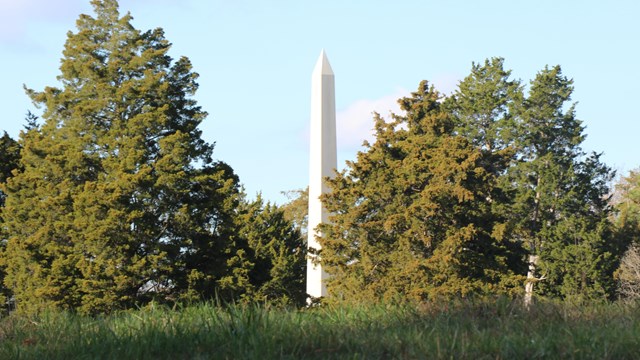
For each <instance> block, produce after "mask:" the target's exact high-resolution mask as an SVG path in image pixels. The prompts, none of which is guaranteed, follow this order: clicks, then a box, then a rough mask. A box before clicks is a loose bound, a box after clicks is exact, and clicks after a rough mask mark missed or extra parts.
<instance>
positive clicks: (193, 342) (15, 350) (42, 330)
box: [0, 301, 640, 359]
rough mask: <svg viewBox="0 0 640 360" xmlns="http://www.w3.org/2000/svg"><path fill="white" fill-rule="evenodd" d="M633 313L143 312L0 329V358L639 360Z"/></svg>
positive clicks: (12, 323) (56, 318)
mask: <svg viewBox="0 0 640 360" xmlns="http://www.w3.org/2000/svg"><path fill="white" fill-rule="evenodd" d="M636 320H640V307H638V306H630V305H619V304H607V305H603V304H591V305H587V306H577V305H569V304H557V303H541V304H536V306H534V307H533V308H532V309H531V310H530V311H525V310H524V309H523V308H522V305H521V303H512V302H508V301H497V302H495V303H489V302H479V303H451V304H422V305H419V306H408V305H403V306H391V305H389V306H385V305H369V306H350V307H331V306H323V307H318V308H313V309H303V310H295V309H282V308H268V307H261V306H240V305H237V306H228V307H224V308H222V307H218V306H215V305H211V304H203V305H197V306H191V307H186V308H182V309H168V308H153V307H150V308H145V309H140V310H136V311H127V312H121V313H118V314H115V315H111V316H108V317H98V318H91V317H82V316H78V315H74V314H70V313H65V312H60V313H46V314H42V315H40V316H37V317H24V316H17V315H15V316H14V315H12V316H8V317H6V318H4V319H2V320H0V358H1V359H211V358H215V359H279V358H280V359H302V358H304V359H337V358H340V359H365V358H366V359H389V358H397V359H423V358H436V359H438V358H455V359H465V358H467V359H483V358H484V359H496V358H503V359H513V358H518V359H522V358H530V359H536V358H569V359H570V358H579V359H590V358H591V359H625V358H628V359H632V358H640V322H639V321H636Z"/></svg>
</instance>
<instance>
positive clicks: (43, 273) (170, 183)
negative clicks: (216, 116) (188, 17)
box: [4, 0, 244, 313]
mask: <svg viewBox="0 0 640 360" xmlns="http://www.w3.org/2000/svg"><path fill="white" fill-rule="evenodd" d="M91 3H92V5H93V8H94V11H95V17H92V16H89V15H81V16H80V18H79V19H78V21H77V31H76V32H75V33H74V32H69V33H68V38H67V41H66V44H65V47H64V52H63V55H64V56H63V58H62V61H61V67H60V70H61V74H60V75H59V76H58V80H59V82H60V85H61V87H59V88H58V87H46V88H45V89H44V91H42V92H37V91H34V90H28V94H29V95H30V96H31V98H32V100H33V101H34V103H35V104H36V105H39V106H42V107H44V113H43V115H42V118H43V119H44V123H43V124H42V125H41V126H40V127H39V128H37V129H32V130H30V131H28V132H27V133H25V134H24V136H23V137H22V139H21V143H22V145H23V154H22V163H21V165H22V166H23V169H22V171H21V172H19V173H18V174H17V175H16V176H15V177H14V178H12V179H9V181H8V182H7V186H6V189H7V192H8V194H9V197H8V199H7V203H6V210H7V211H6V212H5V214H6V228H7V234H8V242H7V247H6V252H5V254H4V260H5V262H6V266H7V276H6V279H5V284H6V285H7V286H8V287H9V288H11V289H12V290H13V292H14V294H15V299H16V302H17V305H18V308H19V309H20V310H23V311H31V310H37V309H40V308H43V307H56V308H69V309H78V310H79V311H81V312H85V313H96V312H108V311H112V310H114V309H119V308H126V307H130V306H133V305H134V304H140V303H144V302H146V301H150V300H152V299H158V300H166V299H181V298H193V297H194V296H196V295H197V297H211V296H214V295H215V294H216V292H218V291H219V292H220V293H221V294H223V295H227V294H232V293H233V289H230V287H231V286H230V285H229V283H232V282H233V280H230V279H233V278H234V276H235V273H234V270H235V268H234V266H235V265H234V264H237V263H239V262H241V260H242V256H243V251H244V250H243V249H240V248H239V247H237V246H236V245H235V244H234V241H233V230H234V229H235V228H234V220H233V213H234V211H235V208H236V206H237V204H238V201H239V200H238V199H239V189H238V179H237V177H236V176H235V175H234V174H233V171H232V169H231V168H230V167H229V166H228V165H226V164H224V163H222V162H214V161H213V159H212V150H213V147H212V145H210V144H208V143H206V142H205V141H204V140H202V139H201V132H200V130H199V129H198V125H199V124H200V123H201V121H202V120H203V119H204V118H205V116H206V113H205V112H204V111H202V109H201V108H200V107H199V106H198V105H197V103H196V101H195V100H194V99H193V95H194V94H195V92H196V90H197V87H198V85H197V83H196V79H197V74H196V73H194V72H193V71H192V69H191V64H190V62H189V60H188V59H187V58H185V57H182V58H180V59H178V60H177V61H174V60H173V59H172V58H171V57H170V56H169V55H168V54H167V53H168V51H169V49H170V44H169V42H168V41H167V40H166V39H165V38H164V34H163V32H162V30H161V29H159V28H158V29H155V30H150V31H146V32H141V31H139V30H137V29H135V28H134V27H133V26H132V25H131V20H132V17H131V15H129V14H127V15H124V16H122V17H121V16H120V14H119V11H118V3H117V1H115V0H93V1H92V2H91ZM227 290H228V293H227V292H225V291H227ZM229 296H231V295H229Z"/></svg>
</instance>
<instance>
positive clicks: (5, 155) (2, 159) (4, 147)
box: [0, 131, 20, 308]
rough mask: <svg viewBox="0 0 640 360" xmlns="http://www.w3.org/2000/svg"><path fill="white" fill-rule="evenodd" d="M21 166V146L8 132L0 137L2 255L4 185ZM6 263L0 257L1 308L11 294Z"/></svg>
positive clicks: (0, 246)
mask: <svg viewBox="0 0 640 360" xmlns="http://www.w3.org/2000/svg"><path fill="white" fill-rule="evenodd" d="M19 166H20V144H19V143H18V142H17V141H16V140H14V139H13V138H11V136H9V134H7V132H6V131H5V132H4V135H3V136H2V137H0V254H1V253H2V252H3V251H4V248H5V246H6V244H7V240H6V227H5V225H4V219H3V217H4V214H3V212H4V203H5V200H6V194H5V192H4V191H5V190H4V184H5V183H6V181H7V179H8V178H10V177H12V176H13V172H14V171H17V170H18V168H19ZM4 267H5V265H4V262H3V261H2V257H1V256H0V308H3V307H4V305H5V304H7V300H8V299H9V298H10V296H11V294H10V291H9V289H7V288H6V287H5V286H4V285H3V284H2V281H3V280H4V275H5V271H4Z"/></svg>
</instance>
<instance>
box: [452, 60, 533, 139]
mask: <svg viewBox="0 0 640 360" xmlns="http://www.w3.org/2000/svg"><path fill="white" fill-rule="evenodd" d="M510 75H511V71H510V70H505V69H504V59H503V58H492V59H491V60H489V59H487V60H485V62H484V64H483V65H480V64H476V63H473V64H472V66H471V74H469V75H468V76H467V77H466V78H464V80H462V81H461V82H460V83H459V84H458V89H457V90H456V91H455V92H454V94H453V95H452V96H450V97H449V98H447V99H446V102H445V105H446V106H447V107H448V108H449V109H450V111H451V112H452V114H453V116H454V117H455V121H456V124H457V125H456V132H457V133H458V134H460V135H462V136H465V137H466V138H468V139H469V141H471V143H472V144H473V145H475V146H477V147H478V148H480V149H483V150H485V151H488V152H495V151H499V150H504V149H506V148H508V147H510V146H512V145H513V144H514V141H515V137H516V135H517V134H516V131H515V121H514V120H515V119H514V115H513V108H514V107H516V106H517V104H519V103H520V102H521V101H522V97H523V94H522V88H521V86H520V82H519V81H515V80H510V79H509V76H510Z"/></svg>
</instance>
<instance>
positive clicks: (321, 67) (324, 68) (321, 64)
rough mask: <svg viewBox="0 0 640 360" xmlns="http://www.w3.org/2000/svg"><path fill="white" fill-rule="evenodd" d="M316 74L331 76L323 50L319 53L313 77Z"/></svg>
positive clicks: (331, 71) (329, 66)
mask: <svg viewBox="0 0 640 360" xmlns="http://www.w3.org/2000/svg"><path fill="white" fill-rule="evenodd" d="M318 73H319V74H321V75H333V69H331V64H329V59H327V54H326V53H325V52H324V49H322V52H320V57H318V62H316V67H315V68H314V69H313V74H314V75H316V74H318Z"/></svg>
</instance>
